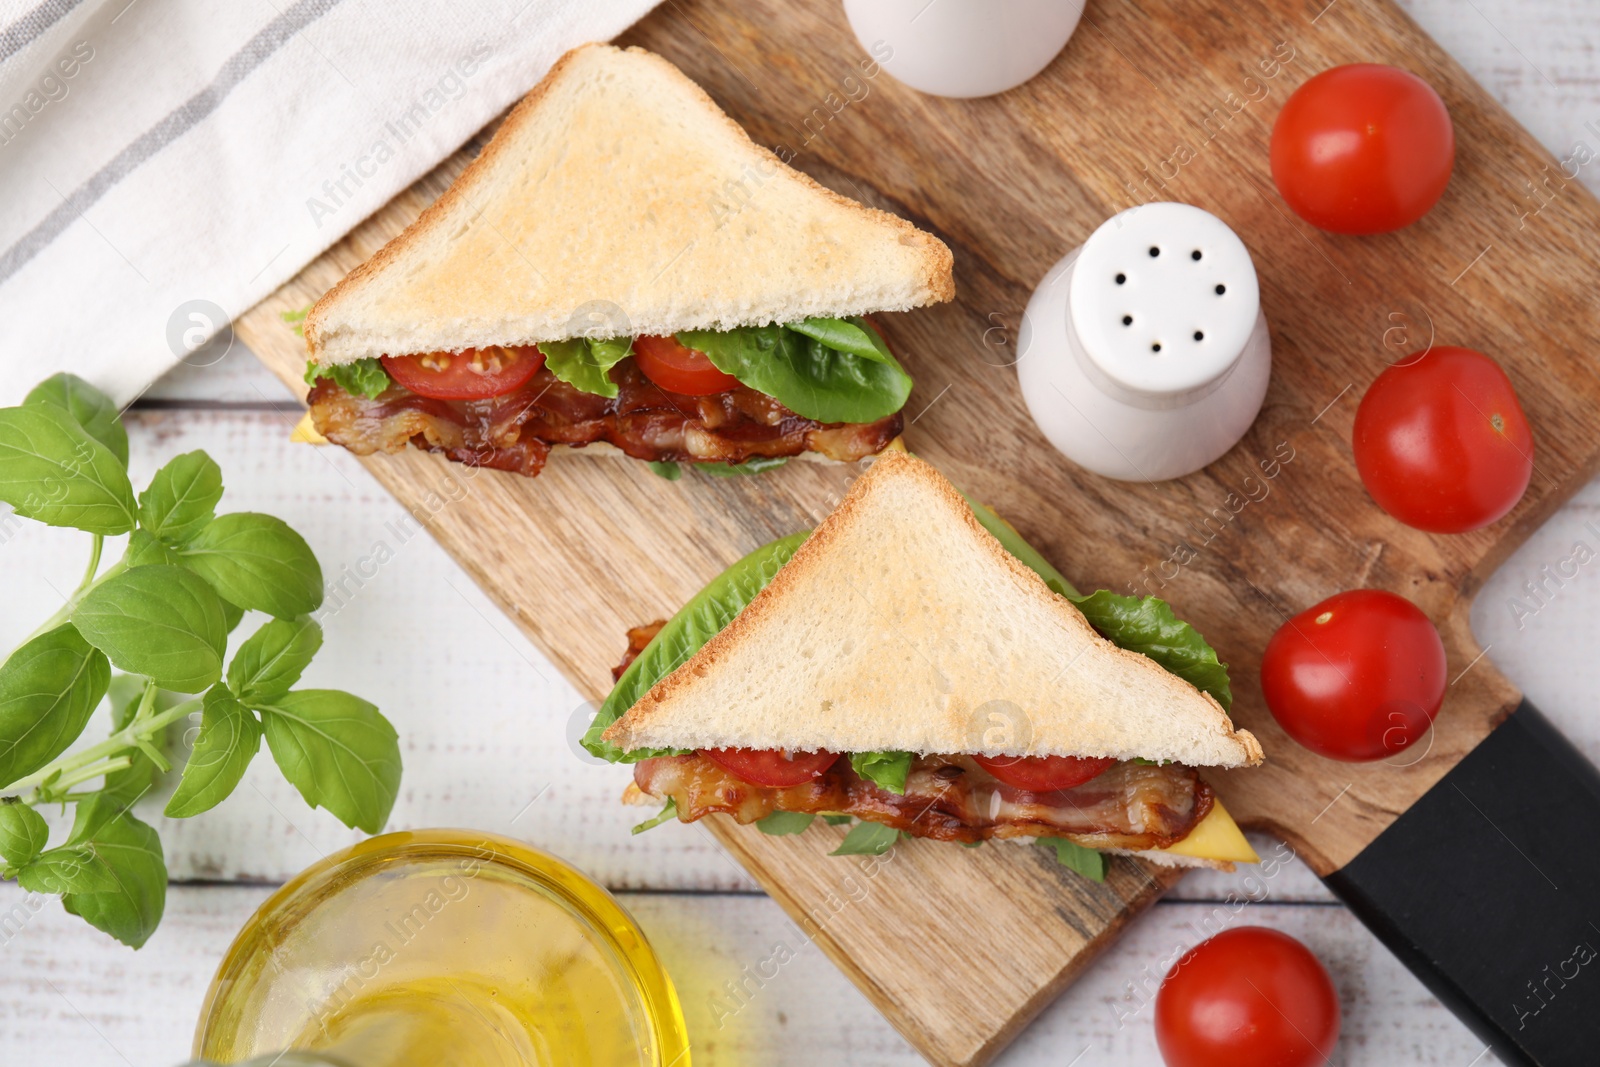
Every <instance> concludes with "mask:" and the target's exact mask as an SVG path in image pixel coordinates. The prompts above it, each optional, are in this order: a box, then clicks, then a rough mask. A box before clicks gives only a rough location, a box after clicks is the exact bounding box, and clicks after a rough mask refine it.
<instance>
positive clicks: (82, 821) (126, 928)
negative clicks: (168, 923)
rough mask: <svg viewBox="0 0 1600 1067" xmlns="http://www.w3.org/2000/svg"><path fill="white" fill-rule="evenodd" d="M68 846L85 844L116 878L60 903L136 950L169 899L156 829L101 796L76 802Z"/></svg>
mask: <svg viewBox="0 0 1600 1067" xmlns="http://www.w3.org/2000/svg"><path fill="white" fill-rule="evenodd" d="M68 843H69V844H78V845H85V846H87V847H88V848H89V849H90V850H91V851H92V852H93V853H94V854H95V856H96V857H97V859H99V860H100V861H102V862H103V863H104V864H105V865H106V866H107V867H109V868H110V870H111V873H112V875H113V876H114V877H115V879H116V883H117V885H116V888H115V889H114V890H109V891H106V892H99V893H79V892H74V893H69V894H68V895H66V896H64V897H62V898H61V905H62V907H64V908H66V909H67V911H69V912H71V913H72V914H73V915H78V916H81V917H82V918H83V919H84V920H85V921H86V922H88V923H89V925H90V926H93V927H94V928H95V929H97V930H100V931H102V932H104V933H107V934H110V935H111V936H112V937H114V938H116V939H117V940H118V941H121V942H122V943H123V944H125V945H128V946H130V947H132V948H138V947H139V946H141V945H143V944H144V943H145V942H146V941H147V940H149V938H150V935H151V934H152V933H154V932H155V929H156V926H157V925H158V924H159V923H160V922H161V913H162V911H164V910H165V909H166V903H167V866H166V862H165V860H164V859H163V857H162V853H161V838H160V837H159V836H157V834H156V832H155V830H153V829H152V828H150V827H149V826H147V825H145V824H144V823H142V822H140V821H139V820H138V819H136V818H134V817H133V816H132V815H130V814H128V811H127V809H126V807H124V806H123V805H122V804H121V803H119V802H118V801H117V800H116V799H115V798H113V797H108V796H105V795H104V794H101V795H99V796H96V797H94V798H92V799H90V800H85V801H82V802H80V803H79V804H78V811H77V819H76V822H75V824H74V825H73V828H72V836H71V837H70V838H68Z"/></svg>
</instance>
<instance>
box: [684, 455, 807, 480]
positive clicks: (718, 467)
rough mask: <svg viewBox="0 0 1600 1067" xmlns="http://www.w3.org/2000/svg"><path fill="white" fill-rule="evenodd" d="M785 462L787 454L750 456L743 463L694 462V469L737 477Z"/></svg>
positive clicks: (774, 468) (716, 475)
mask: <svg viewBox="0 0 1600 1067" xmlns="http://www.w3.org/2000/svg"><path fill="white" fill-rule="evenodd" d="M787 462H789V457H788V456H752V457H751V458H749V459H747V460H745V461H744V462H743V463H696V464H695V469H696V470H698V471H703V472H705V473H706V474H709V475H711V477H713V478H737V477H739V476H740V475H744V474H760V473H761V472H762V471H771V470H777V469H778V468H779V467H781V466H783V465H784V464H785V463H787Z"/></svg>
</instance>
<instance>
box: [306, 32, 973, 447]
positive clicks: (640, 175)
mask: <svg viewBox="0 0 1600 1067" xmlns="http://www.w3.org/2000/svg"><path fill="white" fill-rule="evenodd" d="M780 151H781V152H782V153H784V158H781V159H780V158H779V156H777V155H774V154H773V153H772V152H770V151H768V150H767V149H765V148H762V147H760V146H758V145H756V144H755V143H754V142H752V141H751V140H750V138H749V137H748V136H747V135H746V134H745V132H744V131H743V130H742V129H741V128H740V127H739V126H738V125H737V124H736V123H734V122H733V120H731V119H730V118H728V116H727V115H725V114H723V112H722V111H721V110H719V109H718V107H717V106H716V104H714V103H713V102H712V101H711V98H710V97H708V96H707V95H706V94H705V93H704V92H703V91H702V90H701V89H700V88H699V87H698V86H697V85H695V84H694V83H693V82H691V81H690V80H689V79H688V78H687V77H685V76H684V75H683V73H682V72H680V71H679V70H678V69H677V68H676V67H674V66H673V65H672V64H671V63H669V62H667V61H666V60H665V59H662V58H661V57H659V56H656V55H653V54H651V53H649V52H646V51H644V50H643V49H639V48H629V49H626V50H622V49H617V48H613V47H611V46H609V45H603V44H590V45H584V46H582V47H580V48H577V49H574V50H573V51H571V52H569V53H567V54H566V55H565V56H564V57H563V58H562V59H561V60H560V61H559V62H558V63H556V65H555V67H554V68H552V69H551V71H550V73H549V74H548V75H546V76H545V78H544V80H543V81H541V82H540V83H539V84H538V85H537V86H535V87H534V89H533V91H532V92H530V93H529V94H528V95H527V97H525V98H524V99H523V100H522V102H521V103H519V104H518V105H517V106H516V107H515V108H514V109H513V110H512V111H511V113H510V114H509V115H508V116H507V118H506V120H505V122H504V123H502V124H501V126H500V128H499V130H497V131H496V132H495V134H494V137H493V138H492V139H491V140H490V141H489V143H488V144H487V145H486V146H485V147H484V149H483V151H482V152H481V153H480V154H479V155H478V157H477V159H475V160H474V161H473V162H472V163H471V165H469V166H468V167H467V168H466V169H465V170H464V171H463V172H462V174H461V176H460V177H459V178H457V179H456V181H455V182H454V183H453V184H452V185H451V186H450V188H449V189H448V190H447V191H446V192H445V193H444V195H442V196H441V197H440V198H439V199H438V200H437V201H436V202H435V203H434V204H432V205H431V206H430V207H429V208H428V209H427V210H425V211H424V212H423V213H422V214H421V216H420V217H418V218H417V220H416V221H415V222H414V223H412V224H411V225H410V226H409V227H407V228H406V230H405V232H403V233H402V234H400V235H399V236H398V237H396V238H395V239H394V240H392V241H390V242H389V243H388V244H387V245H385V246H384V247H383V248H382V249H381V250H380V251H379V252H378V253H377V254H376V255H374V256H373V257H372V258H371V259H369V260H367V261H366V262H365V263H363V264H361V265H360V266H358V267H357V268H356V269H355V270H353V271H351V272H350V274H349V275H348V276H347V277H346V278H345V279H344V280H343V281H341V282H340V283H339V284H338V285H336V286H334V287H333V288H332V289H330V290H329V291H328V292H327V293H326V294H325V295H324V296H323V297H322V299H320V300H318V301H317V302H316V304H315V305H314V306H313V307H312V308H311V309H310V311H309V313H307V314H306V316H305V318H304V322H303V324H302V332H303V335H304V337H305V341H306V348H307V352H308V355H309V364H308V367H307V371H306V380H307V381H308V382H309V383H310V384H311V386H312V388H311V392H310V395H309V398H308V399H309V405H310V409H311V410H310V418H311V421H312V423H313V424H314V426H315V428H316V430H317V432H318V433H320V434H321V435H322V436H323V437H324V438H326V439H328V440H330V441H333V442H335V443H337V444H341V445H343V446H344V447H346V448H348V449H350V450H351V451H353V452H356V453H359V454H363V455H364V454H370V453H373V452H377V451H391V452H392V451H398V450H400V449H402V448H405V447H406V446H407V444H408V443H409V444H410V445H413V446H416V447H418V448H423V449H427V450H429V451H433V452H439V453H442V454H444V455H445V456H447V457H448V458H450V459H452V460H456V461H459V462H462V463H467V464H473V465H476V466H483V467H491V468H496V469H500V470H508V471H514V472H517V473H520V474H524V475H530V476H531V475H536V474H538V473H539V472H540V470H542V469H543V467H544V464H545V461H546V459H547V458H548V457H549V455H550V453H551V450H552V449H576V448H586V449H588V450H590V451H591V452H599V451H608V452H613V453H622V454H626V455H628V456H632V457H633V458H635V459H640V460H644V461H646V462H649V463H651V464H654V466H653V468H652V469H654V470H655V471H656V472H657V473H659V474H662V475H663V476H665V477H669V478H671V477H677V476H678V474H679V473H681V468H680V467H679V466H678V465H679V464H692V465H694V466H695V467H697V468H701V469H704V470H706V471H707V472H708V473H720V474H728V473H750V472H754V471H758V470H763V469H766V468H768V467H771V466H775V465H777V464H781V463H783V462H784V461H785V460H786V459H788V458H791V457H795V456H803V457H806V458H816V459H826V460H838V461H844V462H853V461H856V460H859V459H861V458H863V457H865V456H869V455H873V454H876V453H878V452H880V451H882V450H883V449H884V448H885V447H886V446H887V445H888V444H889V443H890V442H891V441H893V440H895V439H896V438H897V436H898V435H899V433H900V429H901V426H902V417H901V414H900V410H901V408H902V407H903V406H904V405H905V402H906V398H907V396H908V395H909V394H910V392H911V385H912V383H911V377H910V375H908V374H907V373H906V370H905V368H904V367H902V366H901V364H900V361H899V359H898V358H897V357H896V355H895V354H894V353H893V352H892V351H891V350H890V347H889V345H888V343H887V342H886V341H885V339H884V336H883V329H882V323H881V322H880V321H878V320H877V319H876V318H875V317H874V316H876V315H878V314H881V313H888V312H897V311H907V310H910V309H912V308H915V307H919V306H921V305H924V304H929V303H936V302H940V301H946V300H949V299H951V298H952V297H953V296H954V293H955V286H954V282H953V280H952V278H951V256H950V250H949V249H948V248H946V247H945V246H944V244H942V243H941V242H940V241H939V240H938V239H937V238H935V237H933V236H931V235H929V234H926V233H923V232H922V231H920V230H918V229H917V228H916V227H915V226H913V225H911V224H910V223H909V222H906V221H905V220H903V219H900V218H897V217H895V216H893V215H890V214H887V213H885V212H882V211H877V210H874V209H871V208H868V207H864V206H862V205H861V204H858V203H855V202H854V201H851V200H848V199H846V198H844V197H842V196H839V195H837V194H835V193H833V192H831V191H829V190H827V189H825V188H823V187H822V186H820V185H818V184H817V183H816V182H814V181H812V180H811V179H810V178H809V177H807V176H806V175H804V174H801V173H800V172H798V171H796V170H794V169H792V168H790V167H789V166H788V165H787V163H788V160H789V159H791V158H793V153H791V152H789V150H788V149H786V148H781V146H780Z"/></svg>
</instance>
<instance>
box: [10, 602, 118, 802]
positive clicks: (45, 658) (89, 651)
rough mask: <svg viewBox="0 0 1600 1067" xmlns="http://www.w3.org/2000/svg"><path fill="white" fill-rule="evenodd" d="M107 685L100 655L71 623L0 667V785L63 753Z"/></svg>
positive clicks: (106, 668) (25, 647)
mask: <svg viewBox="0 0 1600 1067" xmlns="http://www.w3.org/2000/svg"><path fill="white" fill-rule="evenodd" d="M110 683H111V666H110V664H108V663H107V662H106V657H105V654H104V653H102V652H100V651H99V650H98V649H94V648H91V647H90V646H89V642H87V641H85V640H84V639H83V636H82V635H81V634H79V633H78V631H77V630H76V629H75V628H74V627H73V626H72V625H71V624H67V625H64V626H58V627H56V628H55V629H54V630H51V631H49V632H48V633H42V634H40V635H39V636H38V637H35V638H34V639H33V640H31V641H29V642H28V643H27V644H25V645H23V646H22V647H21V648H19V649H17V650H16V651H15V652H13V653H12V654H11V658H10V659H8V660H6V661H5V663H4V664H0V784H4V783H9V782H14V781H16V780H17V779H18V778H22V777H25V776H27V775H29V774H32V773H33V772H34V771H36V770H38V769H39V768H40V767H43V766H44V765H45V764H47V763H49V762H50V761H51V760H53V759H55V758H56V757H57V756H59V755H61V753H63V752H65V751H66V750H67V746H68V745H70V744H72V742H74V741H76V740H77V739H78V735H79V734H81V733H83V728H84V727H85V726H87V725H88V723H89V716H91V715H93V714H94V709H95V708H96V707H97V706H98V705H99V703H100V698H101V697H103V696H105V693H106V687H107V686H108V685H110Z"/></svg>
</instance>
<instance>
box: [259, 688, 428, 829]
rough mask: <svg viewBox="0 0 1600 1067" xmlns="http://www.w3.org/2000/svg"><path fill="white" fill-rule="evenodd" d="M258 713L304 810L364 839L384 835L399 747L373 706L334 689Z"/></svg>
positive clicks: (293, 697) (280, 701)
mask: <svg viewBox="0 0 1600 1067" xmlns="http://www.w3.org/2000/svg"><path fill="white" fill-rule="evenodd" d="M257 710H258V711H260V712H261V719H262V723H263V725H264V726H265V727H266V735H267V747H268V748H269V749H271V750H272V758H273V759H274V760H275V761H277V764H278V767H279V769H280V770H282V771H283V776H284V777H285V778H287V779H289V783H290V784H291V785H293V786H294V787H295V789H297V790H299V792H300V795H301V796H302V797H304V798H305V802H306V803H307V804H309V805H311V806H312V807H313V808H315V807H324V808H327V809H328V810H329V811H330V812H332V813H333V814H334V816H335V817H337V818H338V819H339V821H340V822H342V823H344V824H345V825H346V826H359V827H360V828H361V829H363V830H365V831H366V832H367V833H369V834H375V833H377V832H378V831H379V830H381V829H383V824H384V823H385V822H387V821H388V819H389V812H390V811H391V810H393V808H394V799H395V796H396V795H397V794H398V793H399V792H400V744H399V742H398V740H397V735H396V734H395V732H394V727H393V726H390V725H389V720H387V719H385V718H384V717H383V716H382V715H380V714H378V709H377V708H376V707H374V706H373V705H371V704H369V703H367V702H366V701H365V700H362V699H361V698H360V697H357V696H352V695H351V694H349V693H343V692H340V691H339V690H337V689H301V690H298V691H296V692H292V693H285V694H283V696H281V697H278V698H277V699H276V700H274V701H273V702H272V703H270V704H263V705H261V706H260V707H259V708H257Z"/></svg>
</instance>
